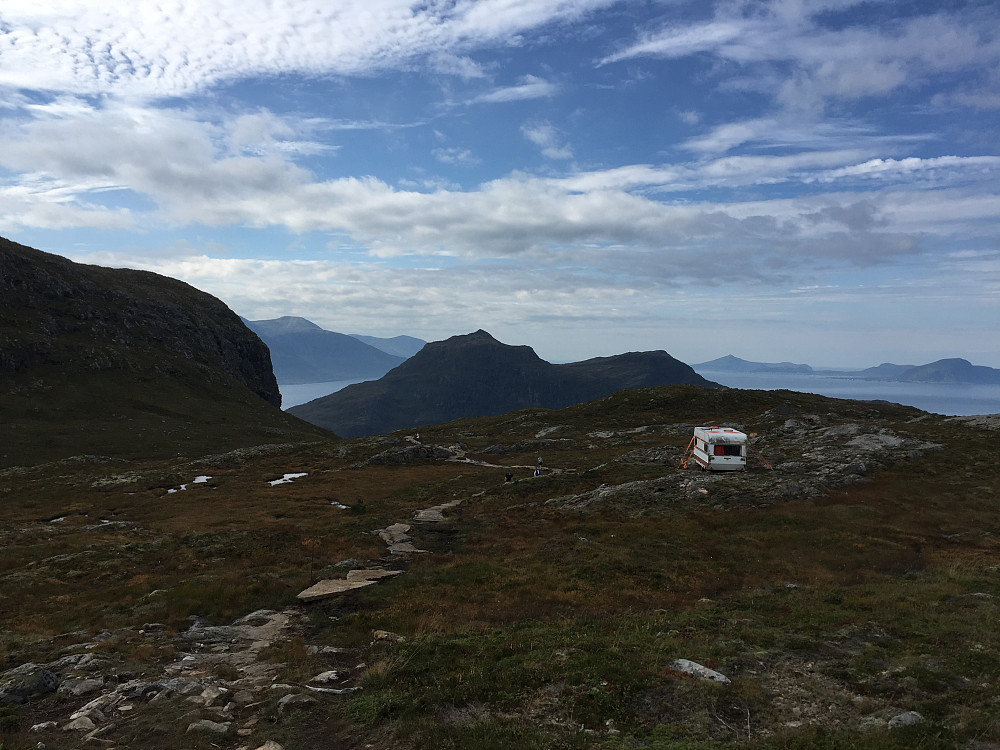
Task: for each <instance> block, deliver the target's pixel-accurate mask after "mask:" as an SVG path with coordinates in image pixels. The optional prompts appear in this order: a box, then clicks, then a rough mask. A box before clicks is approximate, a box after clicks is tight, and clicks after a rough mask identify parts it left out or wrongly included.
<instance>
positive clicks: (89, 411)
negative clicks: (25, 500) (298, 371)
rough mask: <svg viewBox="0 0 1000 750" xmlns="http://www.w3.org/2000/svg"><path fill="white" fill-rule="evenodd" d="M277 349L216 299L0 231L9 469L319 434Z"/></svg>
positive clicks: (2, 452) (0, 357) (1, 380)
mask: <svg viewBox="0 0 1000 750" xmlns="http://www.w3.org/2000/svg"><path fill="white" fill-rule="evenodd" d="M280 405H281V394H280V392H279V391H278V384H277V382H276V381H275V378H274V374H273V372H272V370H271V356H270V353H269V352H268V349H267V347H266V346H265V345H264V344H263V343H262V342H261V340H260V339H259V338H258V337H257V336H256V334H254V333H253V332H252V331H250V330H249V329H248V328H247V327H246V326H245V325H244V324H243V322H242V321H241V320H240V318H239V317H238V316H237V315H236V314H235V313H233V312H232V311H231V310H230V309H229V308H227V307H226V306H225V305H224V304H223V303H222V302H220V301H219V300H217V299H215V298H214V297H212V296H210V295H208V294H205V293H204V292H200V291H198V290H197V289H194V288H193V287H191V286H189V285H187V284H184V283H182V282H180V281H177V280H175V279H170V278H166V277H163V276H159V275H157V274H153V273H147V272H142V271H129V270H116V269H110V268H101V267H98V266H88V265H82V264H78V263H73V262H71V261H69V260H67V259H65V258H60V257H58V256H55V255H50V254H48V253H43V252H40V251H38V250H33V249H31V248H28V247H24V246H22V245H17V244H15V243H13V242H9V241H7V240H2V239H0V414H2V415H3V417H2V419H0V467H2V466H32V465H37V464H39V463H45V462H47V461H52V460H57V459H64V458H69V457H72V456H88V455H104V456H115V457H119V458H125V459H133V458H153V457H163V456H170V457H175V456H178V455H189V454H190V453H197V452H200V453H205V452H213V451H219V450H229V449H235V448H239V447H247V446H251V445H259V444H262V443H271V442H283V441H287V440H289V439H301V438H302V437H303V436H305V435H307V434H308V435H313V436H316V435H317V434H319V432H320V431H318V430H316V429H315V428H313V427H312V426H310V425H307V424H305V423H303V422H301V421H300V420H298V419H295V418H294V417H291V416H289V415H287V414H285V413H284V412H282V411H281V410H280V409H279V408H276V407H280Z"/></svg>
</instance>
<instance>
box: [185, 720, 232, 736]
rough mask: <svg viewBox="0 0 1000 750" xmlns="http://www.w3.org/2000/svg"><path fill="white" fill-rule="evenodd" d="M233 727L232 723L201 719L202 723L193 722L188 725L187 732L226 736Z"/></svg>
mask: <svg viewBox="0 0 1000 750" xmlns="http://www.w3.org/2000/svg"><path fill="white" fill-rule="evenodd" d="M230 726H232V725H231V723H230V722H228V721H225V722H220V721H212V720H211V719H201V720H200V721H193V722H191V723H190V724H188V728H187V731H188V732H189V733H190V732H207V733H210V734H226V733H227V732H229V727H230Z"/></svg>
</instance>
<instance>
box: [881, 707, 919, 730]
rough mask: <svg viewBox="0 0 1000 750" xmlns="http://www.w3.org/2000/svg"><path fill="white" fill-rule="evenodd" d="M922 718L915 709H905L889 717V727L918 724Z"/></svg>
mask: <svg viewBox="0 0 1000 750" xmlns="http://www.w3.org/2000/svg"><path fill="white" fill-rule="evenodd" d="M923 720H924V717H923V716H921V715H920V714H919V713H917V712H916V711H905V712H904V713H901V714H897V715H896V716H893V717H892V718H891V719H889V729H899V728H900V727H908V726H911V725H912V724H919V723H920V722H922V721H923Z"/></svg>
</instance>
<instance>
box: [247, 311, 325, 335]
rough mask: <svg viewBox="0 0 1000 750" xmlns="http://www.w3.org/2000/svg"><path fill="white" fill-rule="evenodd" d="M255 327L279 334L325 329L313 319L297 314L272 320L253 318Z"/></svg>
mask: <svg viewBox="0 0 1000 750" xmlns="http://www.w3.org/2000/svg"><path fill="white" fill-rule="evenodd" d="M249 322H250V323H252V324H253V326H252V327H253V328H254V329H255V330H256V329H257V328H261V329H264V330H267V332H268V333H271V334H274V335H279V334H283V333H295V332H297V331H322V330H323V329H322V328H321V327H320V326H318V325H316V324H315V323H313V322H312V321H311V320H306V319H305V318H300V317H297V316H295V315H282V316H281V317H280V318H273V319H271V320H251V321H249Z"/></svg>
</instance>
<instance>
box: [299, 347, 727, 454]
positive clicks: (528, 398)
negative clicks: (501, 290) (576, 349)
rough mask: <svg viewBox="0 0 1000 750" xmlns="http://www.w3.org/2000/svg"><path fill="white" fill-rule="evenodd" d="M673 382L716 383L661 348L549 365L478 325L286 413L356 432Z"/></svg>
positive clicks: (552, 404)
mask: <svg viewBox="0 0 1000 750" xmlns="http://www.w3.org/2000/svg"><path fill="white" fill-rule="evenodd" d="M672 383H686V384H693V385H703V386H715V385H716V384H715V383H712V382H710V381H708V380H706V379H705V378H703V377H701V376H700V375H698V374H697V373H696V372H694V370H692V369H691V368H690V367H689V366H688V365H686V364H684V363H683V362H679V361H678V360H676V359H674V358H673V357H671V356H670V355H669V354H667V353H666V352H664V351H655V352H631V353H628V354H621V355H618V356H614V357H597V358H594V359H589V360H585V361H583V362H574V363H570V364H561V365H553V364H550V363H548V362H546V361H544V360H543V359H541V358H539V357H538V355H537V354H535V352H534V350H533V349H531V347H529V346H511V345H508V344H503V343H501V342H499V341H497V340H496V339H494V338H493V337H492V336H491V335H490V334H488V333H487V332H486V331H483V330H479V331H476V332H475V333H470V334H467V335H463V336H453V337H451V338H449V339H447V340H445V341H437V342H432V343H429V344H427V345H426V346H424V348H423V349H422V350H421V351H420V352H418V353H417V354H415V355H414V356H413V357H411V358H410V359H408V360H406V361H405V362H404V363H403V364H401V365H399V366H398V367H397V368H396V369H394V370H392V371H391V372H389V373H387V374H386V375H385V376H383V377H382V378H381V379H379V380H377V381H374V382H367V383H358V384H356V385H351V386H348V387H347V388H344V389H343V390H341V391H338V392H336V393H332V394H330V395H329V396H324V397H323V398H319V399H316V400H314V401H310V402H309V403H306V404H301V405H299V406H295V407H292V408H291V409H289V413H291V414H294V415H295V416H298V417H301V418H302V419H305V420H306V421H309V422H312V423H313V424H316V425H319V426H322V427H325V428H327V429H331V430H333V431H334V432H336V433H337V434H338V435H342V436H345V437H347V436H351V437H355V436H361V435H377V434H382V433H386V432H391V431H393V430H398V429H404V428H408V427H416V426H420V425H428V424H440V423H442V422H447V421H450V420H454V419H460V418H465V417H480V416H494V415H497V414H503V413H506V412H508V411H513V410H516V409H524V408H529V407H542V408H549V409H559V408H563V407H565V406H570V405H572V404H577V403H580V402H583V401H590V400H593V399H598V398H603V397H604V396H608V395H610V394H612V393H615V392H616V391H620V390H624V389H631V388H642V387H647V386H654V385H668V384H672Z"/></svg>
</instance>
